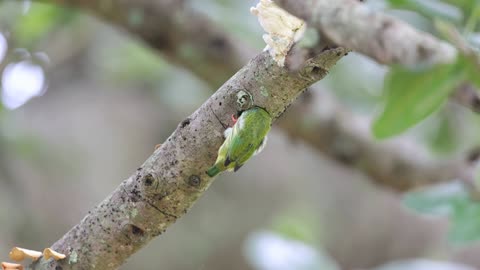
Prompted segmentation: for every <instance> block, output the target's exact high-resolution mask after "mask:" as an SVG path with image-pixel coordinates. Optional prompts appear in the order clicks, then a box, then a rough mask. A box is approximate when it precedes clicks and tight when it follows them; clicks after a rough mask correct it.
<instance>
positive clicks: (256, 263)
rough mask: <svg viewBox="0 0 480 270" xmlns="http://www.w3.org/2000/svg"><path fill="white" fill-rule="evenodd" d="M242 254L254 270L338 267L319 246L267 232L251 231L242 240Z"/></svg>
mask: <svg viewBox="0 0 480 270" xmlns="http://www.w3.org/2000/svg"><path fill="white" fill-rule="evenodd" d="M244 249H245V255H246V257H247V260H248V262H249V263H250V264H251V265H252V266H253V267H254V269H256V270H291V269H295V270H317V269H322V270H339V269H340V267H338V265H337V264H336V263H335V262H334V260H333V259H332V258H331V257H330V256H329V255H328V254H327V253H326V252H325V251H323V250H322V249H320V248H314V247H313V246H310V245H307V244H305V243H303V242H299V241H296V240H292V239H289V238H285V237H283V236H282V235H279V234H276V233H272V232H269V231H258V232H253V233H251V234H250V235H249V237H248V238H247V240H246V242H245V248H244Z"/></svg>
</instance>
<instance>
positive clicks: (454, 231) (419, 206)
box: [404, 183, 480, 244]
mask: <svg viewBox="0 0 480 270" xmlns="http://www.w3.org/2000/svg"><path fill="white" fill-rule="evenodd" d="M404 202H405V205H407V206H408V207H410V208H412V209H414V210H416V211H418V212H419V213H422V214H429V215H435V216H443V217H449V219H450V220H451V222H452V224H451V227H450V231H449V235H448V236H449V240H450V241H451V242H452V243H457V244H460V243H468V242H472V241H476V240H480V218H479V217H480V202H476V201H473V200H472V199H471V196H470V195H469V194H468V193H467V192H466V191H465V189H463V187H462V186H461V185H460V184H458V183H454V184H445V185H441V186H438V187H435V188H431V189H429V190H425V191H417V192H411V193H409V194H407V195H406V196H405V198H404Z"/></svg>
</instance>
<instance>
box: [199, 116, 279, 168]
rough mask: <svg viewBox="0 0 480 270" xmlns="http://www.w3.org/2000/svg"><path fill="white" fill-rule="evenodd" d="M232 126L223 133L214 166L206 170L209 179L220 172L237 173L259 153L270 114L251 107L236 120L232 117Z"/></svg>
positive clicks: (265, 140)
mask: <svg viewBox="0 0 480 270" xmlns="http://www.w3.org/2000/svg"><path fill="white" fill-rule="evenodd" d="M232 119H233V121H234V123H235V124H234V125H233V127H232V128H227V129H226V130H225V132H224V136H225V141H224V142H223V144H222V146H221V147H220V149H219V150H218V157H217V161H215V165H213V166H212V167H210V169H208V170H207V174H208V176H210V177H214V176H215V175H217V174H218V173H220V172H222V171H235V172H236V171H238V169H240V168H241V167H242V166H243V164H245V162H246V161H247V160H248V159H249V158H251V157H252V156H253V155H255V154H258V153H260V151H262V150H263V147H264V146H265V144H266V142H267V133H268V131H269V130H270V127H271V126H272V117H271V116H270V114H269V113H268V112H267V111H266V110H264V109H262V108H260V107H253V108H251V109H249V110H246V111H244V112H242V113H241V114H240V117H239V118H238V119H235V118H234V117H233V116H232Z"/></svg>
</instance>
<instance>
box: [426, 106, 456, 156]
mask: <svg viewBox="0 0 480 270" xmlns="http://www.w3.org/2000/svg"><path fill="white" fill-rule="evenodd" d="M449 112H451V111H449ZM436 120H437V121H436V123H435V124H436V125H435V126H434V127H432V130H431V133H430V134H429V140H428V142H429V146H430V148H431V149H432V151H434V152H435V153H438V154H445V153H452V152H453V151H454V150H456V149H457V148H458V145H459V143H460V138H459V134H458V132H456V127H455V124H456V123H455V122H454V119H453V117H451V116H450V115H448V113H446V112H441V113H440V115H439V116H438V117H437V118H436Z"/></svg>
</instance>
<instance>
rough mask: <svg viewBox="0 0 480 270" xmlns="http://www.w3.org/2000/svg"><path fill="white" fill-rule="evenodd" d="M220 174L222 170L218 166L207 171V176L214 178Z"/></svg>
mask: <svg viewBox="0 0 480 270" xmlns="http://www.w3.org/2000/svg"><path fill="white" fill-rule="evenodd" d="M218 173H220V168H218V166H217V165H213V166H212V167H210V169H208V170H207V174H208V176H210V177H214V176H215V175H217V174H218Z"/></svg>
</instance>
